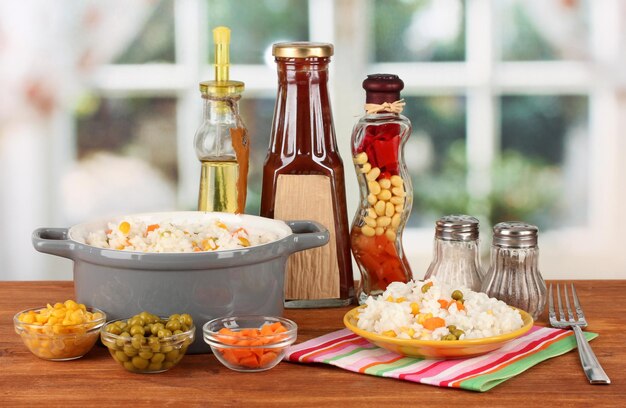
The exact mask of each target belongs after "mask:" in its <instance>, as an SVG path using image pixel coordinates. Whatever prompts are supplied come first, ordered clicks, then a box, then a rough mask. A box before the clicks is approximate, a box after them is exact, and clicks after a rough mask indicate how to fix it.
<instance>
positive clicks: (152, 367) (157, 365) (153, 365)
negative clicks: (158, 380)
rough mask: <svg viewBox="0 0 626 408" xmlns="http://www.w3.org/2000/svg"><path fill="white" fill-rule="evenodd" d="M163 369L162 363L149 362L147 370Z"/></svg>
mask: <svg viewBox="0 0 626 408" xmlns="http://www.w3.org/2000/svg"><path fill="white" fill-rule="evenodd" d="M162 369H163V364H161V363H150V364H149V365H148V370H150V371H160V370H162Z"/></svg>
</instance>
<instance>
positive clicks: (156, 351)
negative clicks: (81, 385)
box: [100, 312, 196, 373]
mask: <svg viewBox="0 0 626 408" xmlns="http://www.w3.org/2000/svg"><path fill="white" fill-rule="evenodd" d="M195 331H196V327H195V326H194V324H193V320H192V318H191V316H190V315H188V314H173V315H171V316H169V317H162V316H156V315H154V314H151V313H148V312H141V313H139V314H137V315H135V316H133V317H130V318H128V319H118V320H113V321H111V322H108V323H107V324H106V325H104V326H103V327H102V329H101V330H100V339H101V340H102V343H103V344H104V345H105V346H106V347H107V348H108V349H109V353H111V356H112V357H113V359H114V360H115V361H117V362H118V363H119V364H120V365H121V366H123V367H124V368H125V369H127V370H128V371H131V372H133V373H162V372H164V371H167V370H169V369H170V368H172V367H174V366H176V364H178V363H179V362H180V360H182V358H183V356H184V355H185V353H186V352H187V347H189V345H190V344H191V343H193V340H194V337H195Z"/></svg>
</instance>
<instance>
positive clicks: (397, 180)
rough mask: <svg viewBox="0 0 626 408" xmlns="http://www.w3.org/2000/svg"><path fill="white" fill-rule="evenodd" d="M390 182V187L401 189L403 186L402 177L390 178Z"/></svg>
mask: <svg viewBox="0 0 626 408" xmlns="http://www.w3.org/2000/svg"><path fill="white" fill-rule="evenodd" d="M389 181H390V182H391V185H392V186H394V187H402V185H403V184H404V181H403V180H402V177H400V176H397V175H396V176H391V180H389Z"/></svg>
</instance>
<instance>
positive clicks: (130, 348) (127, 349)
mask: <svg viewBox="0 0 626 408" xmlns="http://www.w3.org/2000/svg"><path fill="white" fill-rule="evenodd" d="M124 353H125V354H126V355H127V356H128V357H134V356H136V355H137V349H136V348H134V347H133V346H132V345H131V344H127V345H125V346H124Z"/></svg>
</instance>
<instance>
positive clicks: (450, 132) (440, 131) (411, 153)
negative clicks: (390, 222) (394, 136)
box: [403, 96, 469, 227]
mask: <svg viewBox="0 0 626 408" xmlns="http://www.w3.org/2000/svg"><path fill="white" fill-rule="evenodd" d="M405 101H406V103H407V104H406V106H405V110H404V112H403V114H404V115H406V116H407V117H408V118H409V119H410V120H411V123H412V125H413V133H412V134H411V136H410V138H409V140H408V141H407V144H406V145H405V150H404V153H405V161H406V164H407V168H408V170H409V174H410V175H411V180H412V183H413V210H412V211H411V217H410V218H409V224H408V226H428V227H430V226H431V225H432V223H433V222H434V220H435V219H437V218H439V217H440V216H442V215H446V214H458V213H465V212H467V206H468V199H469V198H468V194H467V190H466V176H467V161H466V153H465V126H466V123H465V122H466V110H465V98H464V97H461V96H431V97H405Z"/></svg>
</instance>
